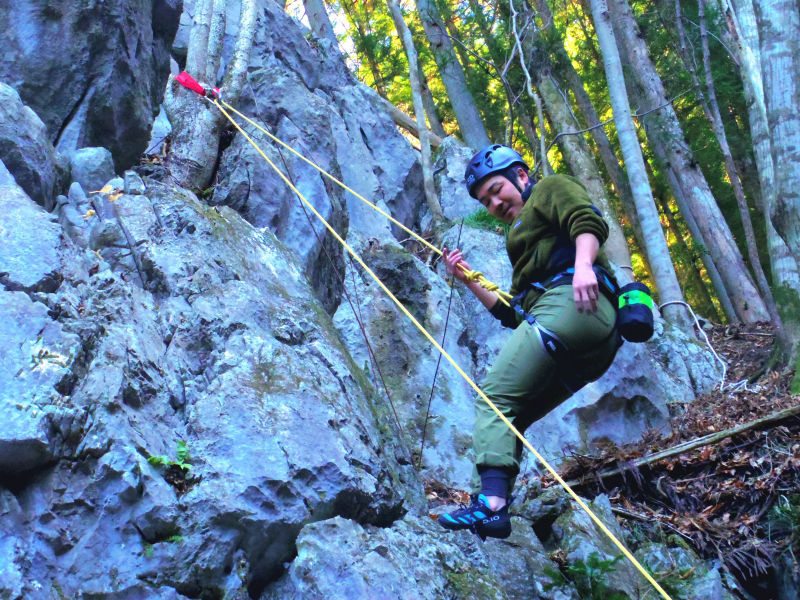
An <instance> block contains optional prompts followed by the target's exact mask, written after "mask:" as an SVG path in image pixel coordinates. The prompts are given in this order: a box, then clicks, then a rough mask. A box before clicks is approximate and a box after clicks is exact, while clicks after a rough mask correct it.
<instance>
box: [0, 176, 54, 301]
mask: <svg viewBox="0 0 800 600" xmlns="http://www.w3.org/2000/svg"><path fill="white" fill-rule="evenodd" d="M0 198H2V199H3V210H2V211H0V284H2V285H3V286H4V287H5V289H7V290H30V291H53V290H55V289H57V288H58V286H59V285H60V281H61V275H60V273H59V269H60V267H61V257H60V255H59V249H60V247H61V227H59V225H58V223H54V222H53V218H52V216H51V215H49V214H48V213H46V212H45V211H44V209H42V207H41V206H39V205H38V204H36V203H35V202H33V200H31V198H30V197H29V196H28V195H27V194H26V193H25V192H24V191H23V190H22V188H20V186H18V185H17V184H16V182H15V181H14V178H13V177H12V176H11V174H10V173H9V172H8V170H7V169H6V168H5V166H4V164H3V163H2V162H0Z"/></svg>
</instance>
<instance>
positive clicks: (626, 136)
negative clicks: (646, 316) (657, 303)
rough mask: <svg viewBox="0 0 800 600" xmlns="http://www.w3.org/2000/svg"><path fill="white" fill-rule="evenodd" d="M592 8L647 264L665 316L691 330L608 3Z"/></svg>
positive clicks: (597, 0) (597, 1)
mask: <svg viewBox="0 0 800 600" xmlns="http://www.w3.org/2000/svg"><path fill="white" fill-rule="evenodd" d="M591 7H592V15H593V17H594V25H595V31H596V32H597V42H598V44H599V46H600V51H601V53H602V55H603V64H604V66H605V71H606V79H607V80H608V91H609V95H610V96H611V106H612V109H613V111H614V122H615V123H616V125H617V135H618V136H619V140H620V145H621V146H622V154H623V157H624V159H625V168H626V169H627V171H628V178H629V179H630V182H631V190H632V191H633V198H634V201H635V202H636V212H637V216H638V218H639V223H640V224H641V226H642V231H643V232H644V235H645V239H646V240H647V245H646V246H645V248H644V250H645V253H646V254H647V261H648V262H649V263H650V267H651V269H652V271H653V277H654V279H655V283H656V286H657V287H658V293H659V297H660V300H661V303H662V304H667V303H669V304H667V305H666V306H665V307H664V309H663V313H664V316H665V317H666V318H667V319H669V320H670V321H671V322H673V323H675V324H676V325H678V326H680V327H683V328H689V327H690V321H689V315H688V314H687V312H686V309H685V308H684V307H683V306H681V304H673V303H682V302H683V295H682V293H681V289H680V285H679V283H678V278H677V276H676V275H675V269H674V267H673V265H672V260H671V258H670V255H669V248H668V247H667V241H666V239H665V238H664V231H663V230H662V229H661V221H660V219H659V217H658V210H657V209H656V205H655V200H654V198H653V193H652V190H651V189H650V183H649V182H648V180H647V173H646V171H645V167H644V158H643V157H642V151H641V148H640V147H639V139H638V137H637V135H636V131H635V129H634V126H633V119H632V117H631V110H630V103H629V102H628V93H627V90H626V88H625V78H624V76H623V73H622V62H621V60H620V56H619V49H618V48H617V42H616V39H615V36H614V29H613V28H612V24H611V15H610V14H609V9H608V4H607V2H606V0H591Z"/></svg>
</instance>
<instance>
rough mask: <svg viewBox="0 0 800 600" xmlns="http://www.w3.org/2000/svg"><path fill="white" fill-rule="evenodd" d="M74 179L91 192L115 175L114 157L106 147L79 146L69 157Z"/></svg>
mask: <svg viewBox="0 0 800 600" xmlns="http://www.w3.org/2000/svg"><path fill="white" fill-rule="evenodd" d="M69 162H70V166H71V167H72V180H73V181H76V182H78V183H79V184H80V185H81V187H82V188H83V189H84V190H86V191H90V192H94V191H97V190H99V189H102V187H103V186H104V185H105V184H106V183H107V182H108V181H109V180H110V179H113V177H114V157H113V156H111V151H110V150H108V149H106V148H79V149H78V150H75V152H73V153H72V154H70V157H69Z"/></svg>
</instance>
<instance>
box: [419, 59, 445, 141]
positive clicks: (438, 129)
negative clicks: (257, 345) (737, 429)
mask: <svg viewBox="0 0 800 600" xmlns="http://www.w3.org/2000/svg"><path fill="white" fill-rule="evenodd" d="M419 84H420V87H421V88H422V103H423V104H424V105H425V114H426V116H427V117H428V125H430V128H431V131H432V132H433V134H435V135H436V136H438V137H440V138H444V137H447V132H445V130H444V127H443V126H442V122H441V121H440V120H439V115H437V114H436V100H434V99H433V94H432V93H431V88H430V87H429V86H428V78H427V77H425V70H424V69H423V68H422V65H419ZM431 145H433V141H431ZM438 145H439V144H438V143H437V144H436V146H438Z"/></svg>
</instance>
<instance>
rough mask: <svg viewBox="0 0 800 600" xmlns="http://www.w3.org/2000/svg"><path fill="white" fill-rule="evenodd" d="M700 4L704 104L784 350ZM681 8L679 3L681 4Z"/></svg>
mask: <svg viewBox="0 0 800 600" xmlns="http://www.w3.org/2000/svg"><path fill="white" fill-rule="evenodd" d="M697 3H698V6H699V15H698V16H699V19H700V42H701V47H702V50H703V69H704V70H705V75H706V93H707V95H708V101H707V103H704V106H703V108H704V109H705V110H707V111H708V115H707V116H708V120H709V121H710V122H711V127H712V129H713V130H714V135H715V136H716V138H717V142H718V143H719V147H720V150H721V151H722V156H723V157H724V160H725V170H726V171H727V173H728V179H729V180H730V182H731V186H732V187H733V193H734V195H735V196H736V203H737V205H738V206H739V215H740V216H741V219H742V227H743V228H744V236H745V242H746V246H747V253H748V256H749V258H750V267H751V268H752V269H753V273H754V274H755V276H756V281H757V282H758V287H759V288H760V290H761V296H762V297H763V298H764V304H765V305H766V308H767V312H768V313H769V316H770V319H771V320H772V323H773V325H775V327H776V331H777V337H778V340H779V342H780V345H781V347H782V349H783V351H784V352H788V351H790V350H791V346H792V340H791V339H790V338H789V337H788V332H787V331H786V330H785V329H784V327H783V322H782V320H781V317H780V315H779V314H778V308H777V306H776V305H775V299H774V298H773V297H772V291H771V290H770V287H769V284H768V283H767V277H766V275H764V269H763V268H762V267H761V258H760V257H759V256H758V249H757V247H756V234H755V231H753V222H752V220H751V219H750V209H749V207H748V206H747V200H746V198H745V196H744V188H743V187H742V180H741V178H740V177H739V171H738V169H737V168H736V165H735V164H734V162H733V154H732V153H731V149H730V145H729V144H728V137H727V135H725V128H724V127H723V124H722V115H721V114H720V111H719V103H718V102H717V92H716V90H715V88H714V79H713V77H712V73H711V52H710V51H709V48H708V28H707V23H706V17H705V3H704V0H698V2H697ZM678 10H680V6H678Z"/></svg>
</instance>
